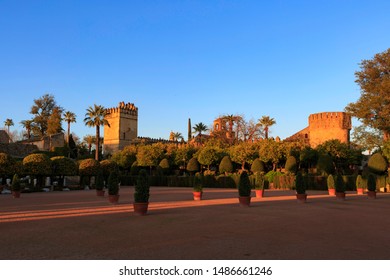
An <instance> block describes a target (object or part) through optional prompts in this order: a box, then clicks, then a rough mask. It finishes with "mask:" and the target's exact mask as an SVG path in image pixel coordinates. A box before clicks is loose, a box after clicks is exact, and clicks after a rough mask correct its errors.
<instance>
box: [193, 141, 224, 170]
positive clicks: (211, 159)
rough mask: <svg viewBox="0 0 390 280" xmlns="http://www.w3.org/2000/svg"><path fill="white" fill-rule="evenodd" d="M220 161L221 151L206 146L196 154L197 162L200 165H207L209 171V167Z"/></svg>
mask: <svg viewBox="0 0 390 280" xmlns="http://www.w3.org/2000/svg"><path fill="white" fill-rule="evenodd" d="M220 160H221V150H220V149H218V148H214V147H211V146H206V147H204V148H203V149H201V150H200V152H199V154H198V162H199V163H200V164H202V165H207V166H208V169H210V165H212V164H215V163H217V162H218V161H220Z"/></svg>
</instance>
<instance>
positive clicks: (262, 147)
mask: <svg viewBox="0 0 390 280" xmlns="http://www.w3.org/2000/svg"><path fill="white" fill-rule="evenodd" d="M259 158H260V160H262V161H264V162H266V163H267V162H271V163H272V166H273V168H272V170H275V171H276V167H277V165H278V163H279V161H280V160H281V159H282V158H283V150H282V149H281V144H280V142H276V141H275V140H272V139H267V140H264V141H261V142H259Z"/></svg>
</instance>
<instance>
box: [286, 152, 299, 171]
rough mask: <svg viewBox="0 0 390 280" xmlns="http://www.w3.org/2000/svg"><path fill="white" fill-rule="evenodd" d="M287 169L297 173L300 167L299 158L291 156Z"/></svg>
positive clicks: (288, 159) (287, 162)
mask: <svg viewBox="0 0 390 280" xmlns="http://www.w3.org/2000/svg"><path fill="white" fill-rule="evenodd" d="M284 168H285V170H286V172H287V173H293V174H295V173H296V172H297V169H298V165H297V159H296V158H295V157H294V156H289V157H288V158H287V161H286V165H285V167H284Z"/></svg>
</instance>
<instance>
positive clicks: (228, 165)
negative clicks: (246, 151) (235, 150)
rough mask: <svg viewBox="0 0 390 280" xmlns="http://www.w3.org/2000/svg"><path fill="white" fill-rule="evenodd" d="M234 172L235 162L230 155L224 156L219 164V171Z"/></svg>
mask: <svg viewBox="0 0 390 280" xmlns="http://www.w3.org/2000/svg"><path fill="white" fill-rule="evenodd" d="M231 172H233V164H232V161H231V159H230V157H229V156H224V157H223V159H222V160H221V163H220V164H219V173H221V174H223V173H231Z"/></svg>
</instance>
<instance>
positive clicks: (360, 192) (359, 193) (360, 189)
mask: <svg viewBox="0 0 390 280" xmlns="http://www.w3.org/2000/svg"><path fill="white" fill-rule="evenodd" d="M356 192H357V194H358V195H363V194H364V189H363V188H358V189H356Z"/></svg>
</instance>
